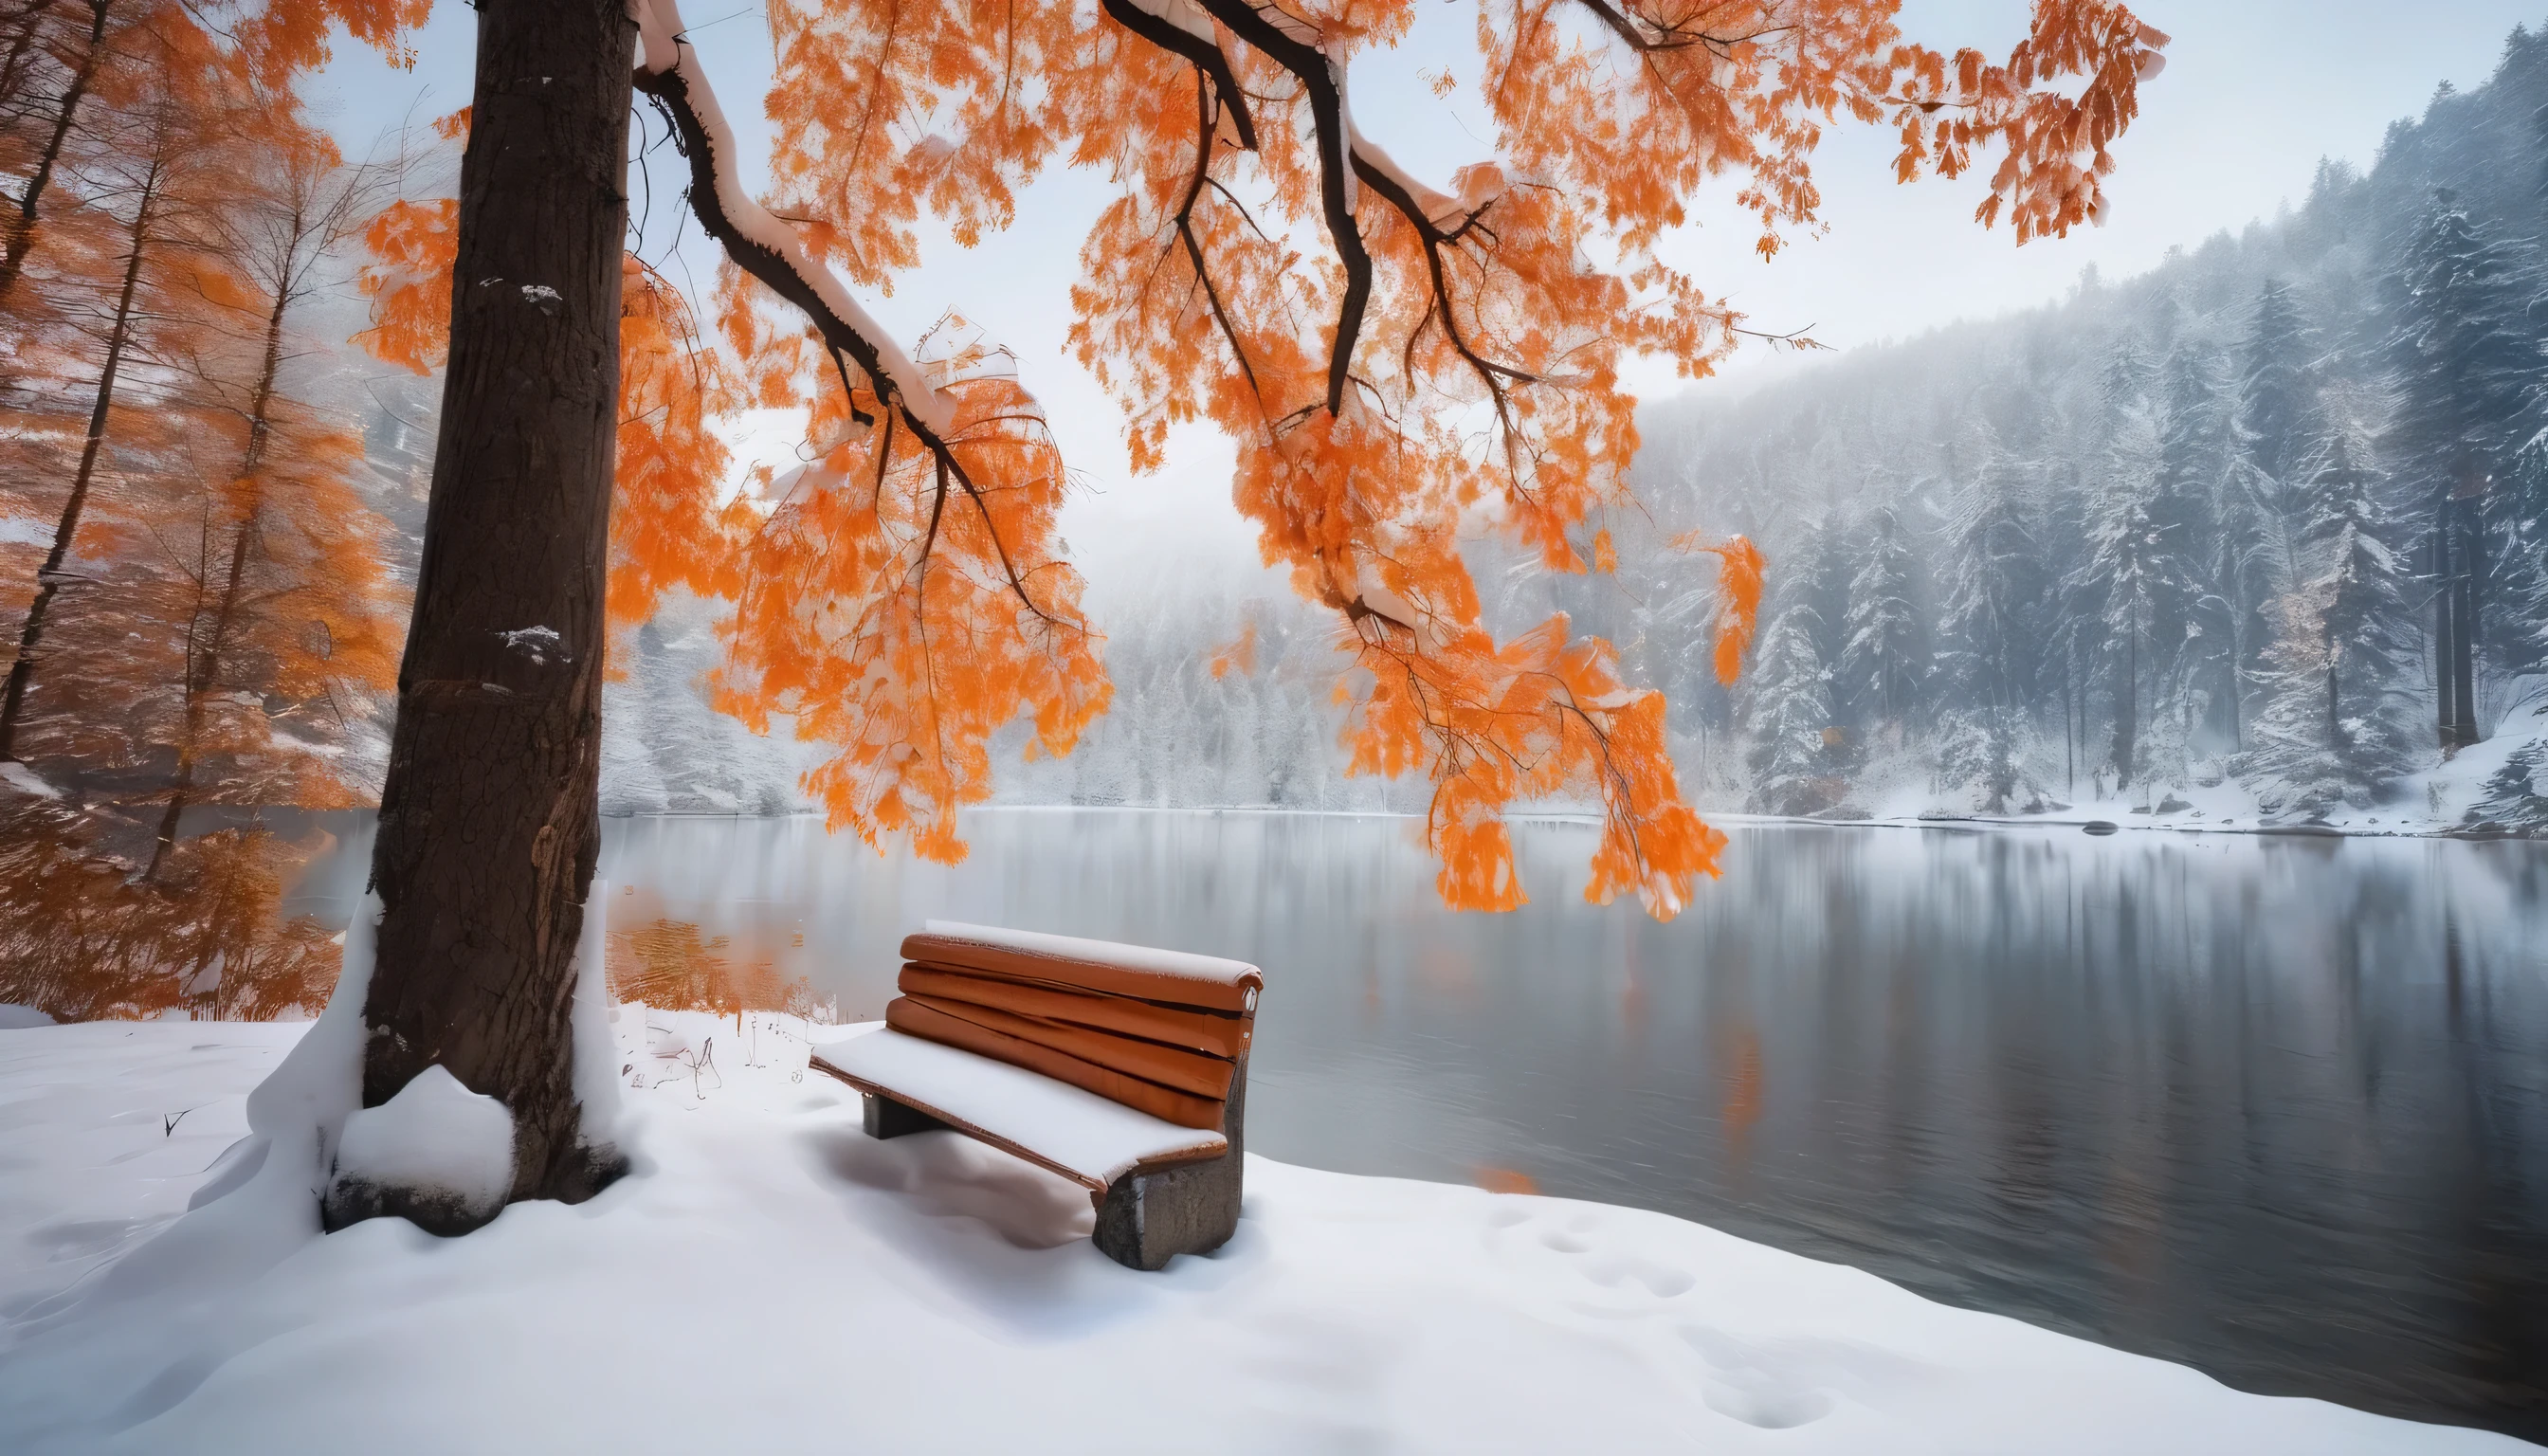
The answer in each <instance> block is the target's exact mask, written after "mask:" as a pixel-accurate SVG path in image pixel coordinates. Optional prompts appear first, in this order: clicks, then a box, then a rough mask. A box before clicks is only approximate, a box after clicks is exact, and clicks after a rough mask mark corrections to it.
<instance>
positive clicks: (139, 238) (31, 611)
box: [0, 166, 161, 763]
mask: <svg viewBox="0 0 2548 1456" xmlns="http://www.w3.org/2000/svg"><path fill="white" fill-rule="evenodd" d="M160 179H161V174H160V171H159V169H158V168H157V167H155V166H154V167H153V168H151V170H150V173H149V175H148V177H147V179H146V180H145V181H144V182H143V184H142V189H141V198H140V200H139V202H137V204H136V205H135V207H134V210H133V234H132V241H133V247H132V249H131V250H130V251H128V252H127V253H126V254H125V256H124V290H123V292H122V293H120V294H118V295H117V296H116V301H115V323H114V325H113V326H112V327H111V328H110V329H108V331H107V336H106V367H105V368H104V369H102V370H100V371H99V373H98V377H97V399H96V402H95V403H94V404H92V405H91V406H90V407H89V411H88V439H87V440H86V441H85V442H84V443H82V444H81V446H80V458H79V469H78V470H77V471H75V472H73V473H72V476H71V493H70V497H69V499H67V500H64V501H63V502H62V514H61V518H60V519H59V520H58V521H55V522H54V524H53V546H52V549H51V550H50V551H47V552H46V553H45V564H44V565H43V566H41V567H38V568H37V569H36V599H35V600H34V601H33V602H31V603H29V604H28V607H27V620H26V621H25V622H24V623H23V624H21V625H20V626H19V628H18V657H17V660H16V661H15V662H12V663H11V664H10V665H9V686H8V688H7V690H6V692H5V693H0V763H7V762H9V761H11V760H14V759H16V758H17V757H18V726H19V724H20V722H21V721H22V720H23V719H24V718H25V717H26V712H27V689H28V687H29V686H30V685H32V684H33V683H34V682H35V678H36V659H37V656H38V655H39V654H40V653H41V652H42V651H43V650H44V645H45V623H46V619H47V618H48V617H50V616H51V614H52V609H53V596H54V594H55V593H56V592H60V591H61V587H62V582H63V581H64V580H65V578H64V574H63V564H64V563H65V562H66V561H67V560H68V559H69V557H70V552H71V540H72V538H73V537H75V536H77V535H78V534H79V523H80V513H81V512H82V511H84V510H86V509H87V508H88V491H89V486H90V485H91V484H92V483H93V482H95V481H96V479H97V461H98V457H99V455H100V454H102V453H103V452H104V450H105V448H106V425H107V419H108V416H109V415H110V414H111V413H112V411H113V409H114V406H115V385H116V378H117V376H118V375H119V374H120V373H121V372H122V371H123V368H124V350H125V347H126V346H127V345H128V344H130V343H131V342H132V341H133V297H134V293H135V290H136V289H137V287H138V285H139V284H140V282H141V256H142V254H143V252H144V251H146V250H147V245H148V242H149V238H150V225H151V223H152V222H153V221H155V219H154V217H153V215H154V214H155V213H156V212H157V210H158V204H159V183H160Z"/></svg>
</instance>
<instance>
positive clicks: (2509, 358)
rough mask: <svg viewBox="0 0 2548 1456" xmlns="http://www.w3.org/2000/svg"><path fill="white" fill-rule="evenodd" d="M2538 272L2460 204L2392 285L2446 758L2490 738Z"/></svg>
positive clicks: (2402, 454) (2406, 467)
mask: <svg viewBox="0 0 2548 1456" xmlns="http://www.w3.org/2000/svg"><path fill="white" fill-rule="evenodd" d="M2535 287H2536V276H2535V271H2534V270H2533V269H2532V268H2531V267H2530V266H2529V265H2528V263H2527V262H2526V260H2525V259H2524V258H2523V256H2522V255H2521V253H2520V252H2519V251H2518V250H2517V249H2516V248H2514V247H2513V246H2512V245H2511V244H2509V243H2507V242H2504V241H2503V240H2501V239H2498V238H2497V237H2495V236H2494V235H2493V234H2492V233H2491V232H2490V230H2489V229H2488V228H2487V227H2485V226H2484V225H2483V224H2481V223H2480V222H2479V221H2478V220H2477V219H2475V218H2473V217H2472V216H2470V214H2469V213H2468V212H2467V211H2466V210H2465V209H2463V208H2461V207H2459V206H2457V205H2456V204H2455V202H2454V200H2453V198H2452V196H2451V194H2450V193H2448V192H2446V191H2445V192H2441V193H2437V194H2436V195H2435V198H2434V202H2433V205H2432V206H2431V207H2430V208H2429V209H2427V210H2426V212H2425V214H2424V216H2423V218H2422V219H2421V221H2420V222H2419V223H2418V224H2417V226H2416V227H2415V230H2414V233H2413V236H2412V241H2411V243H2410V244H2409V247H2408V249H2407V255H2406V257H2405V259H2404V262H2403V264H2402V266H2401V267H2400V269H2399V271H2398V273H2397V275H2396V277H2395V278H2394V279H2393V280H2392V285H2391V317H2392V328H2391V331H2390V334H2389V337H2388V340H2387V344H2386V356H2387V362H2388V366H2389V371H2390V378H2391V382H2392V385H2393V387H2394V388H2395V389H2396V391H2397V392H2398V396H2399V406H2400V409H2399V410H2398V415H2397V420H2396V422H2395V424H2394V425H2393V427H2392V429H2391V430H2390V433H2389V437H2388V440H2387V444H2388V447H2389V455H2390V458H2391V462H2392V470H2393V473H2394V474H2395V476H2396V478H2397V480H2398V484H2399V487H2400V489H2401V490H2402V491H2403V492H2404V493H2405V495H2406V497H2407V499H2410V500H2417V501H2420V502H2422V504H2421V506H2420V509H2421V510H2422V511H2423V513H2424V522H2425V546H2424V555H2425V572H2426V575H2427V577H2428V579H2429V580H2430V581H2431V583H2432V602H2433V612H2434V617H2433V621H2434V633H2435V638H2434V640H2435V680H2434V682H2435V689H2436V691H2435V697H2436V704H2437V712H2436V717H2437V719H2438V721H2439V723H2440V729H2441V740H2442V745H2443V747H2444V748H2445V749H2446V750H2448V749H2456V748H2459V747H2461V746H2463V745H2465V744H2469V743H2473V742H2475V741H2476V740H2477V736H2478V721H2477V704H2476V659H2477V656H2478V651H2479V645H2480V643H2481V642H2483V641H2484V640H2485V639H2486V637H2487V635H2488V632H2487V627H2486V623H2485V617H2486V616H2487V614H2488V613H2489V611H2490V608H2489V606H2488V604H2487V594H2486V592H2485V590H2484V581H2485V577H2486V562H2485V556H2486V545H2487V535H2488V520H2489V516H2490V515H2491V514H2492V513H2494V512H2495V511H2496V510H2497V509H2499V508H2500V507H2499V506H2497V505H2496V504H2495V501H2496V500H2498V499H2499V497H2501V499H2502V500H2504V501H2506V502H2508V501H2509V500H2510V499H2511V498H2510V493H2508V492H2505V493H2498V492H2497V491H2496V490H2495V489H2494V488H2495V485H2496V481H2497V478H2498V477H2499V476H2500V475H2505V474H2508V473H2509V472H2510V470H2511V468H2512V466H2513V464H2514V456H2515V454H2516V451H2517V449H2518V446H2519V444H2520V440H2519V439H2518V438H2517V437H2516V435H2515V430H2516V425H2517V421H2518V420H2519V418H2520V416H2521V413H2522V410H2523V409H2524V407H2525V406H2526V405H2527V404H2528V403H2529V401H2530V399H2531V398H2532V396H2533V393H2534V392H2535V391H2536V390H2537V389H2538V388H2539V385H2540V382H2541V378H2542V363H2543V360H2542V355H2541V351H2540V347H2539V342H2538V339H2537V336H2536V331H2535V330H2534V329H2533V328H2532V327H2531V326H2530V323H2529V320H2528V318H2527V313H2526V309H2527V305H2528V302H2529V299H2530V296H2531V294H2532V293H2533V291H2534V290H2535Z"/></svg>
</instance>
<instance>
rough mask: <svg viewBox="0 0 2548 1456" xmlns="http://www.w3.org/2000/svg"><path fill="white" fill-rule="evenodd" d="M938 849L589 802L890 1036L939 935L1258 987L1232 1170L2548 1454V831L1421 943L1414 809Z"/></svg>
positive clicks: (1138, 822) (1448, 921)
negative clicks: (1691, 1233)
mask: <svg viewBox="0 0 2548 1456" xmlns="http://www.w3.org/2000/svg"><path fill="white" fill-rule="evenodd" d="M964 828H965V833H966V835H967V837H968V838H969V840H970V841H971V844H972V857H971V858H970V859H969V860H968V861H967V862H966V863H965V864H963V865H959V866H956V867H954V868H946V867H941V866H936V865H920V864H916V863H914V862H912V861H910V860H909V859H908V858H907V857H902V856H896V857H894V858H889V859H880V858H878V857H877V856H876V855H875V854H873V853H872V852H871V851H868V850H866V849H865V848H864V847H862V846H860V845H859V844H857V843H856V842H855V841H854V840H848V839H837V840H836V839H830V838H827V837H826V836H825V835H824V833H823V831H822V827H821V825H820V823H819V821H815V820H807V819H779V820H766V819H764V820H755V819H745V820H732V819H705V818H677V819H640V820H617V821H611V822H610V823H609V824H608V825H607V827H606V832H605V840H606V845H605V849H604V852H603V860H602V873H603V875H604V876H605V877H607V878H608V879H609V880H610V881H612V884H611V888H610V894H611V901H610V903H611V917H612V927H613V929H614V930H629V929H635V928H639V927H643V926H646V925H650V924H652V923H654V922H656V921H658V920H673V921H677V922H679V921H691V922H696V923H697V924H698V926H699V927H700V930H701V933H702V935H704V936H707V937H710V938H713V937H724V938H726V941H727V944H726V946H725V947H723V948H721V949H719V951H718V953H717V954H719V955H722V956H729V957H731V958H732V959H733V960H735V961H736V962H737V963H743V962H748V961H752V960H765V961H768V962H769V963H771V964H773V965H774V967H775V968H776V969H777V970H778V971H779V972H780V973H781V974H783V975H785V976H789V977H793V976H797V975H803V976H805V977H807V978H808V979H809V980H811V981H812V982H813V983H814V984H815V985H816V986H817V987H819V988H821V989H823V990H825V991H829V992H832V993H834V994H836V995H837V996H838V997H839V998H840V1007H841V1012H842V1015H843V1016H844V1017H857V1018H864V1017H873V1016H875V1015H878V1014H880V1012H881V1010H882V1008H883V1005H884V1002H885V1001H886V1000H887V999H888V998H889V997H890V996H891V994H892V989H891V988H892V979H893V975H894V971H895V969H896V967H897V965H898V959H897V956H896V955H895V949H894V948H895V946H896V944H897V943H898V942H899V941H900V940H901V938H902V936H903V935H904V933H905V932H907V931H909V930H912V929H914V928H916V927H917V926H918V925H919V924H920V922H921V921H922V920H924V919H927V918H933V917H941V918H951V919H958V920H971V921H980V922H988V923H994V924H1002V925H1011V926H1018V927H1024V928H1030V929H1036V930H1047V931H1056V932H1062V933H1067V934H1072V935H1086V936H1099V937H1105V938H1109V939H1118V940H1128V941H1138V942H1142V943H1147V944H1152V945H1161V946H1169V947H1175V948H1178V949H1182V950H1192V951H1201V952H1208V953H1212V954H1216V955H1224V956H1235V957H1238V958H1241V959H1246V960H1252V961H1254V962H1256V963H1257V964H1259V965H1261V966H1263V967H1264V970H1265V978H1266V992H1265V999H1264V1003H1263V1009H1262V1012H1261V1015H1260V1019H1259V1021H1258V1023H1257V1026H1258V1039H1257V1049H1256V1052H1255V1055H1254V1059H1253V1061H1252V1063H1251V1068H1250V1086H1249V1093H1248V1129H1247V1134H1248V1146H1249V1147H1250V1149H1251V1150H1254V1151H1259V1152H1262V1153H1265V1154H1266V1155H1268V1156H1271V1157H1276V1158H1281V1159H1284V1160H1287V1161H1291V1162H1298V1163H1306V1164H1310V1165H1313V1166H1317V1167H1323V1168H1334V1169H1340V1170H1344V1171H1348V1172H1356V1173H1384V1174H1397V1175H1402V1176H1407V1177H1415V1178H1431V1179H1442V1180H1451V1181H1472V1180H1475V1181H1484V1182H1488V1183H1490V1184H1493V1185H1503V1186H1517V1185H1515V1184H1514V1181H1513V1180H1514V1178H1515V1175H1518V1176H1519V1177H1521V1178H1527V1179H1528V1180H1530V1182H1531V1183H1532V1184H1535V1185H1536V1187H1537V1188H1538V1189H1539V1190H1540V1191H1542V1192H1545V1193H1551V1194H1562V1195H1567V1196H1571V1197H1579V1198H1591V1199H1599V1200H1603V1201H1606V1202H1611V1203H1620V1204H1631V1205H1636V1206H1639V1207H1643V1208H1649V1209H1657V1210H1661V1211H1663V1212H1666V1213H1670V1214H1676V1215H1680V1216H1682V1217H1684V1218H1689V1219H1694V1220H1698V1221H1700V1222H1703V1223H1706V1224H1711V1225H1714V1226H1716V1227H1717V1228H1720V1229H1726V1230H1728V1231H1730V1232H1734V1233H1738V1234H1741V1235H1743V1236H1745V1237H1749V1238H1754V1239H1758V1240H1760V1241H1762V1242H1765V1243H1770V1244H1774V1245H1776V1246H1778V1247H1781V1248H1785V1249H1791V1250H1794V1251H1796V1252H1798V1253H1802V1254H1807V1255H1811V1256H1813V1257H1816V1258H1822V1259H1831V1260H1837V1261H1840V1262H1844V1263H1848V1264H1854V1265H1857V1266H1859V1267H1861V1268H1864V1269H1867V1270H1870V1271H1872V1272H1874V1273H1876V1274H1879V1275H1882V1276H1883V1277H1885V1278H1887V1279H1891V1280H1894V1281H1896V1282H1897V1283H1900V1284H1903V1285H1905V1286H1908V1287H1909V1288H1911V1289H1914V1290H1917V1291H1919V1292H1921V1293H1922V1294H1925V1295H1928V1296H1930V1297H1932V1298H1935V1299H1939V1300H1943V1301H1946V1302H1948V1303H1951V1304H1956V1305H1961V1306H1966V1307H1969V1308H1973V1309H1980V1310H1990V1311H1996V1312H1999V1313H2003V1314H2008V1315H2013V1316H2016V1317H2018V1318H2020V1319H2028V1320H2031V1321H2034V1322H2036V1323H2039V1324H2045V1325H2048V1326H2051V1327H2053V1328H2057V1329H2063V1330H2068V1331H2071V1332H2073V1333H2077V1334H2081V1335H2085V1336H2088V1337H2090V1338H2093V1339H2097V1340H2099V1341H2102V1342H2105V1343H2108V1344H2112V1345H2118V1346H2122V1347H2124V1348H2126V1349H2132V1350H2138V1351H2141V1352H2144V1353H2147V1354H2151V1355H2157V1356H2162V1357H2164V1358H2167V1359H2171V1360H2180V1361H2184V1362H2187V1363H2190V1364H2192V1365H2195V1366H2197V1367H2199V1368H2201V1369H2203V1370H2205V1371H2208V1372H2210V1373H2211V1374H2213V1375H2215V1376H2217V1377H2219V1378H2220V1379H2221V1380H2223V1381H2225V1382H2227V1383H2229V1385H2231V1386H2234V1387H2237V1388H2239V1389H2241V1390H2247V1391H2254V1392H2260V1393H2267V1394H2278V1395H2309V1396H2320V1397H2323V1398H2325V1399H2328V1400H2333V1401H2339V1402H2342V1403H2344V1404H2347V1405H2351V1406H2356V1407H2361V1408H2365V1409H2369V1410H2381V1411H2387V1412H2391V1413H2396V1414H2402V1415H2410V1416H2415V1417H2419V1418H2425V1419H2436V1420H2449V1421H2454V1422H2460V1423H2468V1424H2479V1425H2487V1426H2492V1427H2495V1428H2498V1429H2502V1430H2506V1431H2511V1432H2514V1433H2517V1434H2522V1435H2526V1436H2528V1437H2530V1438H2532V1439H2536V1440H2548V849H2543V848H2542V847H2538V846H2532V845H2522V844H2470V843H2457V842H2438V841H2422V840H2404V839H2401V840H2333V839H2322V838H2307V839H2304V838H2259V837H2250V836H2231V835H2202V836H2197V835H2176V834H2162V833H2148V832H2140V833H2125V834H2121V835H2117V836H2115V837H2113V838H2109V839H2092V838H2089V837H2086V836H2084V835H2081V834H2079V833H2078V832H2077V831H2075V830H2052V829H2045V830H2032V829H1994V830H1987V831H1953V830H1925V829H1924V830H1910V829H1883V828H1845V827H1830V828H1825V827H1819V826H1802V825H1754V826H1740V827H1734V828H1732V829H1731V831H1730V832H1731V835H1732V840H1733V843H1732V846H1731V848H1730V850H1729V852H1728V853H1727V854H1726V856H1725V860H1724V864H1725V876H1724V878H1723V879H1722V880H1720V881H1717V882H1715V883H1713V884H1709V885H1705V886H1703V887H1702V889H1701V891H1700V893H1699V894H1698V896H1697V898H1696V901H1695V903H1694V904H1693V906H1692V907H1691V909H1690V910H1689V911H1688V912H1687V913H1685V914H1683V916H1682V917H1681V918H1680V919H1679V920H1678V921H1676V922H1674V923H1672V924H1670V925H1658V924H1655V923H1654V922H1653V921H1651V920H1649V919H1648V918H1646V917H1645V916H1644V915H1643V914H1642V913H1640V912H1638V911H1637V910H1636V909H1635V908H1633V907H1631V906H1625V905H1621V906H1613V907H1610V908H1607V909H1603V908H1596V907H1593V906H1589V905H1587V904H1585V903H1584V902H1583V900H1582V898H1581V890H1582V885H1583V880H1584V869H1583V865H1584V862H1585V860H1586V858H1587V857H1588V855H1589V854H1590V852H1591V848H1592V829H1591V828H1590V827H1589V826H1584V825H1574V824H1565V823H1555V822H1548V823H1532V824H1528V825H1524V826H1521V827H1519V829H1518V831H1517V839H1518V846H1519V854H1520V858H1521V860H1522V864H1523V869H1524V874H1525V879H1526V883H1527V884H1528V886H1529V888H1530V890H1531V892H1532V894H1533V895H1534V902H1533V903H1532V904H1531V905H1530V906H1528V907H1527V908H1525V909H1523V910H1521V911H1520V912H1518V913H1515V914H1511V915H1504V916H1479V915H1453V914H1450V913H1448V912H1445V911H1444V910H1442V909H1441V907H1440V905H1439V903H1438V902H1437V901H1436V899H1435V897H1434V894H1433V887H1432V875H1433V872H1432V867H1431V865H1430V864H1429V863H1428V861H1427V860H1426V858H1425V856H1424V854H1423V852H1422V849H1421V847H1420V845H1419V844H1417V842H1416V840H1415V838H1414V827H1413V825H1412V824H1411V823H1410V821H1406V820H1400V819H1389V818H1355V817H1320V816H1295V815H1280V814H1254V813H1238V812H1229V813H1209V812H1202V813H1154V812H1139V811H1132V812H1127V811H1110V810H999V811H985V812H979V813H973V814H969V815H967V816H966V820H965V825H964Z"/></svg>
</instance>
